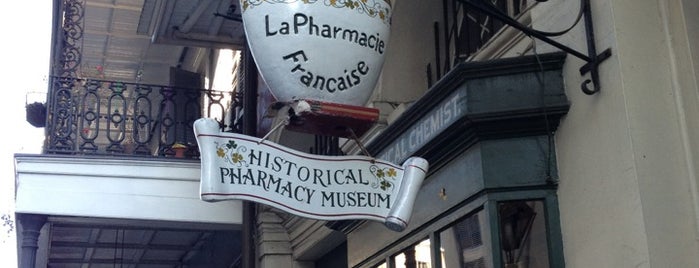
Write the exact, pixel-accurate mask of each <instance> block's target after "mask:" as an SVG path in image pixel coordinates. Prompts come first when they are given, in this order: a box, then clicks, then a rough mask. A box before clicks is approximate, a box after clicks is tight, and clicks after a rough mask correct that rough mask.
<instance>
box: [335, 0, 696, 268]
mask: <svg viewBox="0 0 699 268" xmlns="http://www.w3.org/2000/svg"><path fill="white" fill-rule="evenodd" d="M591 2H592V15H593V20H594V26H595V36H596V38H595V40H596V44H597V49H598V52H599V51H602V50H604V49H606V48H611V49H612V53H613V54H612V57H611V58H610V59H608V60H606V61H604V62H603V63H602V65H601V67H600V77H601V84H600V86H601V92H600V93H598V94H596V95H592V96H589V95H585V94H584V93H583V92H582V91H581V90H580V84H581V83H582V81H583V80H584V79H587V78H588V77H589V75H586V76H584V77H583V76H580V74H579V70H578V69H579V68H580V67H581V66H582V65H583V64H584V62H583V61H581V60H579V59H577V58H575V57H574V56H569V57H568V60H567V63H566V66H565V81H566V88H567V89H566V90H567V94H568V97H569V99H570V101H571V109H570V112H569V114H568V115H567V116H566V117H565V118H564V119H563V121H562V122H561V125H560V128H559V130H558V132H557V133H556V146H557V148H556V149H557V159H558V169H559V175H560V185H559V202H560V213H561V227H562V235H563V245H564V254H565V256H564V257H565V261H566V267H699V242H698V239H699V226H698V225H699V224H698V220H697V219H698V215H699V194H698V193H699V186H698V185H699V181H698V179H697V178H698V177H699V174H697V173H699V172H697V167H699V161H698V160H697V157H699V90H698V86H697V80H698V78H699V71H698V70H699V16H696V14H699V1H695V0H667V1H665V0H655V1H653V0H647V1H637V0H614V1H597V0H593V1H591ZM436 3H437V1H410V0H406V1H402V2H399V3H397V7H396V17H395V19H394V27H393V29H392V39H391V47H390V48H391V49H390V50H389V54H388V55H387V60H386V66H385V68H384V73H383V77H382V79H381V83H380V86H379V90H378V91H377V96H378V99H379V100H387V101H409V100H410V99H412V98H414V97H415V96H420V95H422V93H423V88H424V86H423V85H425V84H426V80H425V76H424V68H425V66H426V64H427V63H429V62H431V61H434V55H433V54H434V48H433V41H432V38H433V33H432V29H431V27H432V25H431V23H432V22H431V21H429V20H430V19H433V20H434V19H435V18H439V16H440V13H439V12H441V5H438V4H436ZM430 6H431V8H430ZM578 8H579V1H548V2H544V3H541V4H539V5H538V6H537V7H536V8H535V9H534V10H533V11H532V21H533V24H534V26H535V27H536V28H537V29H542V30H547V29H548V30H560V29H562V28H564V27H566V26H568V25H569V24H570V23H571V22H572V21H573V19H574V18H575V15H576V14H577V10H578ZM556 40H558V41H559V42H561V43H563V44H566V45H568V46H570V47H572V48H574V49H577V50H578V51H582V52H583V53H586V50H587V47H586V44H585V35H584V27H583V25H582V22H581V24H580V25H578V26H577V27H576V28H575V29H574V30H573V31H571V32H570V33H568V34H566V35H564V36H562V37H557V38H556ZM523 42H524V41H523ZM516 47H517V46H514V47H513V49H516ZM519 47H520V48H519V49H520V51H529V53H531V52H532V51H531V50H527V49H525V47H522V46H519ZM536 50H537V51H538V52H539V53H545V52H551V51H555V50H556V49H553V48H552V47H550V46H548V45H546V44H544V43H542V42H537V46H536ZM519 53H520V52H515V53H504V54H502V55H501V56H508V55H511V56H514V55H516V54H519ZM350 244H351V242H350ZM349 255H350V256H352V255H353V254H352V252H350V253H349Z"/></svg>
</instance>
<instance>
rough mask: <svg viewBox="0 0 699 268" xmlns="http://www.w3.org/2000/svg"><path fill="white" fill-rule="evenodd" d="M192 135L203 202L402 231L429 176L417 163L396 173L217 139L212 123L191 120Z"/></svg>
mask: <svg viewBox="0 0 699 268" xmlns="http://www.w3.org/2000/svg"><path fill="white" fill-rule="evenodd" d="M194 132H195V134H196V137H197V142H198V143H199V150H200V152H201V165H202V169H201V189H200V191H201V192H200V194H201V198H202V199H203V200H205V201H219V200H227V199H243V200H249V201H254V202H259V203H263V204H267V205H270V206H273V207H276V208H279V209H282V210H285V211H287V212H289V213H291V214H295V215H299V216H303V217H308V218H314V219H319V220H343V219H367V220H375V221H381V222H384V224H385V225H386V226H387V227H388V228H389V229H391V230H394V231H402V230H403V229H404V228H405V227H406V226H407V223H408V221H409V219H410V215H411V213H412V208H413V203H414V200H415V196H416V195H417V192H418V190H419V189H420V186H421V184H422V181H423V179H424V177H425V175H426V172H427V169H428V164H427V161H426V160H424V159H422V158H418V157H414V158H410V159H408V160H407V161H405V163H404V164H403V165H402V166H399V165H396V164H393V163H390V162H386V161H382V160H376V159H373V158H369V157H365V156H320V155H311V154H306V153H302V152H298V151H295V150H292V149H289V148H286V147H282V146H280V145H278V144H276V143H273V142H270V141H266V140H261V139H258V138H255V137H250V136H245V135H240V134H233V133H223V132H220V131H219V128H218V123H217V122H216V121H215V120H213V119H199V120H197V121H196V122H195V123H194Z"/></svg>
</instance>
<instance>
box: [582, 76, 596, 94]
mask: <svg viewBox="0 0 699 268" xmlns="http://www.w3.org/2000/svg"><path fill="white" fill-rule="evenodd" d="M589 84H592V89H590V87H589ZM580 89H582V92H583V93H585V94H587V95H594V94H595V93H597V92H599V87H598V86H597V85H596V84H594V83H592V80H591V79H587V80H585V81H583V82H582V84H580Z"/></svg>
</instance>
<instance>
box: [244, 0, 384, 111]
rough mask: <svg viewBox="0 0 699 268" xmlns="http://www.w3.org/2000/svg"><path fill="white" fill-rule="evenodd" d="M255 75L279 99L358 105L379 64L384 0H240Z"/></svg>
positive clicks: (370, 87)
mask: <svg viewBox="0 0 699 268" xmlns="http://www.w3.org/2000/svg"><path fill="white" fill-rule="evenodd" d="M240 1H241V6H242V11H241V13H242V17H243V24H244V27H245V34H246V36H247V39H248V43H249V44H250V48H251V50H252V54H253V57H254V58H255V61H256V62H257V65H258V67H259V69H260V73H261V74H262V77H263V78H264V80H265V82H267V84H268V85H269V87H270V90H271V91H272V93H273V94H274V96H275V97H276V98H277V100H278V101H281V102H290V101H293V100H295V99H299V98H304V99H315V100H320V101H326V102H331V103H340V104H348V105H354V106H363V105H364V104H365V103H366V102H367V100H368V99H369V98H370V97H371V94H372V91H373V90H374V86H375V85H376V81H377V79H378V76H379V74H380V72H381V67H382V65H383V61H384V56H385V53H386V48H387V45H388V39H389V34H390V31H389V30H390V21H391V13H392V7H391V3H390V2H389V0H240Z"/></svg>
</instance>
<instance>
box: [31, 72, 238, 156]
mask: <svg viewBox="0 0 699 268" xmlns="http://www.w3.org/2000/svg"><path fill="white" fill-rule="evenodd" d="M50 86H51V88H50V90H49V96H48V98H47V99H48V100H49V102H48V103H47V118H46V141H45V146H44V153H46V154H70V155H76V154H77V155H112V156H137V157H175V156H177V157H180V158H187V159H198V157H199V151H198V148H197V144H196V139H195V137H194V132H193V129H192V124H193V122H194V120H196V119H199V118H201V117H209V118H215V119H216V120H217V121H219V123H220V126H221V129H222V130H225V131H236V130H239V129H240V120H236V119H235V118H236V116H235V114H236V112H235V111H236V110H238V111H239V110H240V109H239V108H240V106H239V105H237V104H239V103H240V102H239V101H236V100H237V99H238V96H237V95H236V93H235V92H225V91H215V90H205V89H193V88H180V87H170V86H161V85H148V84H139V83H128V82H119V81H107V80H96V79H89V80H88V79H77V78H71V77H52V78H51V81H50ZM238 114H239V113H238ZM180 150H181V151H182V152H177V151H180Z"/></svg>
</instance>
